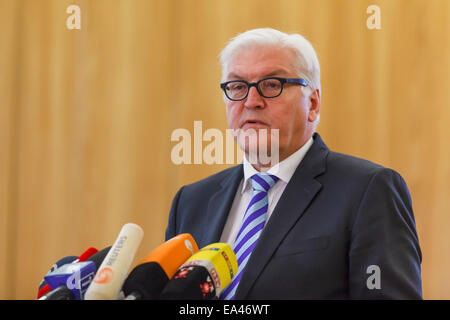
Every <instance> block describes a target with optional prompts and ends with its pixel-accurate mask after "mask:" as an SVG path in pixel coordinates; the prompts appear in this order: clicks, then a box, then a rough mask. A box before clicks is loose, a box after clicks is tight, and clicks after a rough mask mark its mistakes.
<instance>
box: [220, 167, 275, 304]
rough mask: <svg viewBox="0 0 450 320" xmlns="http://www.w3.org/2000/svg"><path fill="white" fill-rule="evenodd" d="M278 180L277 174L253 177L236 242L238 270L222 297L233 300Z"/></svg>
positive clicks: (263, 222) (262, 174)
mask: <svg viewBox="0 0 450 320" xmlns="http://www.w3.org/2000/svg"><path fill="white" fill-rule="evenodd" d="M277 181H278V178H277V177H276V176H273V175H270V174H267V173H258V174H255V175H253V176H252V177H251V182H252V187H253V195H252V199H251V201H250V203H249V205H248V207H247V210H246V211H245V214H244V219H243V220H242V226H241V228H240V230H239V233H238V235H237V237H236V240H235V242H234V248H233V250H234V252H235V254H236V258H237V260H238V270H237V272H236V276H235V277H234V278H233V280H232V281H231V283H230V285H229V286H228V287H226V288H225V290H224V291H223V292H222V294H221V297H220V299H223V300H233V299H234V295H235V293H236V289H237V287H238V284H239V281H240V280H241V277H242V272H243V270H244V268H245V266H246V264H247V261H248V259H249V258H250V255H251V253H252V251H253V248H254V247H255V246H256V243H257V242H258V239H259V236H260V234H261V232H262V230H263V228H264V224H265V222H266V215H267V208H268V203H269V201H268V196H267V193H268V192H269V189H270V188H272V187H273V185H274V184H275V183H276V182H277Z"/></svg>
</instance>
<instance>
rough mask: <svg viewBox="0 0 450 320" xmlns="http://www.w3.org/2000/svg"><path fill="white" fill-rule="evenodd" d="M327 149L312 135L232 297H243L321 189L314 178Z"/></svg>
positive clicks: (321, 171) (322, 164)
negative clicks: (303, 155)
mask: <svg viewBox="0 0 450 320" xmlns="http://www.w3.org/2000/svg"><path fill="white" fill-rule="evenodd" d="M328 151H329V150H328V148H327V147H326V146H325V144H324V143H323V141H322V139H321V138H320V136H319V135H318V134H315V135H314V144H313V145H312V146H311V149H310V150H309V151H308V153H307V154H306V156H305V158H304V159H303V160H302V162H301V163H300V165H299V166H298V167H297V169H296V171H295V173H294V175H293V176H292V178H291V180H290V181H289V183H288V185H287V186H286V189H285V190H284V192H283V195H282V196H281V198H280V200H279V201H278V204H277V206H276V207H275V209H274V211H273V213H272V215H271V218H270V219H269V221H268V222H267V225H266V226H265V228H264V231H263V232H262V234H261V236H260V238H259V240H258V243H257V245H256V247H255V248H254V249H253V252H252V254H251V256H250V259H249V261H248V263H247V266H246V268H245V270H244V273H243V275H242V278H241V281H240V283H239V286H238V289H237V291H236V295H235V299H238V300H239V299H245V297H246V295H247V294H248V292H249V291H250V289H251V287H252V286H253V283H254V282H255V280H256V279H257V277H258V276H259V274H260V273H261V272H262V270H263V269H264V267H265V265H266V264H267V263H268V261H269V260H270V258H271V257H272V255H273V253H274V252H275V251H276V249H277V248H278V246H279V245H280V243H281V242H282V240H283V239H284V237H285V236H286V235H287V234H288V232H289V230H290V229H291V228H292V227H293V226H294V225H295V224H296V223H297V221H298V220H299V219H300V218H301V217H302V215H303V214H304V212H305V210H306V208H307V207H308V205H309V203H310V202H311V201H312V199H313V198H314V196H315V195H316V194H317V192H319V190H320V189H321V187H322V185H321V184H320V183H319V182H318V181H317V180H315V177H317V176H318V175H319V174H321V173H323V172H324V171H325V160H326V156H327V154H328Z"/></svg>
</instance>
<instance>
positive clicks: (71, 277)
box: [45, 261, 96, 300]
mask: <svg viewBox="0 0 450 320" xmlns="http://www.w3.org/2000/svg"><path fill="white" fill-rule="evenodd" d="M95 272H96V267H95V263H94V262H92V261H86V262H78V263H69V264H65V265H63V266H61V267H60V268H58V269H57V270H55V271H53V272H51V273H50V274H48V275H46V276H45V281H47V283H48V285H49V286H50V288H51V289H52V290H54V289H56V288H58V287H59V286H61V285H64V286H66V287H67V288H68V289H70V290H71V291H72V292H73V294H74V297H75V299H76V300H82V299H83V298H84V294H85V292H86V290H87V289H88V287H89V285H90V284H91V282H92V280H93V279H94V276H95Z"/></svg>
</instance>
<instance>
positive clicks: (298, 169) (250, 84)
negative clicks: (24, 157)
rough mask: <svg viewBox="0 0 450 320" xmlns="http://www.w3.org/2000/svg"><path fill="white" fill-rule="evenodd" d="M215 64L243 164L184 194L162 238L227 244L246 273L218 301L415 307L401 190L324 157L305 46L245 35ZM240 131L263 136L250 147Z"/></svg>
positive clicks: (417, 283)
mask: <svg viewBox="0 0 450 320" xmlns="http://www.w3.org/2000/svg"><path fill="white" fill-rule="evenodd" d="M221 60H222V68H223V83H222V85H221V87H222V89H223V91H224V100H225V103H226V107H227V118H228V123H229V126H230V128H232V129H233V130H236V132H237V134H236V142H237V143H238V145H239V146H240V147H241V148H242V149H243V150H244V153H245V157H244V160H243V164H241V165H238V166H235V167H232V168H229V169H227V170H224V171H222V172H219V173H217V174H215V175H213V176H210V177H208V178H206V179H203V180H201V181H198V182H196V183H193V184H191V185H188V186H184V187H182V188H181V189H180V190H179V191H178V193H177V194H176V196H175V199H174V201H173V203H172V208H171V211H170V217H169V224H168V227H167V230H166V238H167V239H169V238H171V237H173V236H175V235H177V234H179V233H190V234H192V236H193V237H194V239H195V240H196V241H197V244H198V246H199V247H203V246H206V245H208V244H210V243H214V242H228V243H230V245H232V246H233V245H234V246H235V251H236V255H237V256H238V259H239V256H240V255H242V268H241V270H240V271H238V275H239V277H238V276H236V278H239V279H235V280H237V281H235V282H236V283H234V284H233V286H234V288H233V291H232V292H231V293H227V295H224V297H223V298H224V299H420V298H421V297H422V288H421V272H420V264H421V259H422V258H421V251H420V247H419V241H418V237H417V232H416V228H415V221H414V216H413V211H412V205H411V198H410V195H409V191H408V188H407V186H406V184H405V182H404V180H403V179H402V177H401V176H400V175H399V174H398V173H396V172H395V171H393V170H390V169H387V168H384V167H382V166H380V165H377V164H374V163H372V162H369V161H366V160H363V159H358V158H355V157H352V156H349V155H344V154H340V153H336V152H333V151H331V150H329V149H328V147H327V146H326V145H325V143H324V142H323V141H322V139H321V137H320V135H319V134H318V133H316V132H315V129H316V126H317V123H318V120H319V114H320V90H321V89H320V71H319V64H318V60H317V57H316V54H315V52H314V49H313V48H312V46H311V45H310V44H309V42H308V41H307V40H306V39H304V38H303V37H301V36H300V35H287V34H285V33H281V32H279V31H276V30H273V29H256V30H251V31H247V32H245V33H243V34H241V35H239V36H237V37H235V38H234V39H233V40H232V41H231V42H230V43H229V44H228V45H227V47H226V48H225V49H224V50H223V51H222V56H221ZM263 129H265V130H263ZM252 130H253V131H252ZM248 132H256V133H257V134H259V133H261V132H262V133H263V134H267V136H266V139H261V136H259V135H257V134H256V135H255V136H256V137H257V138H255V139H256V140H255V139H254V140H252V141H253V142H251V141H250V140H251V139H248V135H246V134H247V133H248ZM274 132H276V135H274V134H273V133H274ZM242 137H243V138H242ZM275 137H276V139H275ZM255 141H256V142H255ZM263 144H264V146H263ZM274 146H275V147H276V148H273V147H274ZM263 147H264V148H265V149H266V150H269V149H270V150H271V152H270V157H272V158H273V157H274V156H275V153H276V158H278V161H279V163H277V165H275V166H274V165H273V163H270V164H267V162H263V161H261V158H260V153H259V152H260V150H262V149H263ZM273 150H276V152H274V151H273ZM252 156H255V157H252ZM249 159H256V161H250V160H249ZM261 172H265V173H266V174H267V175H266V176H264V174H263V175H262V177H267V176H268V175H270V177H271V178H268V180H267V181H269V180H270V181H272V180H273V186H272V185H270V186H268V187H267V189H266V190H264V192H263V193H264V195H263V196H260V197H259V198H258V199H259V200H261V199H262V198H263V197H264V201H265V202H264V206H261V207H260V209H258V210H256V209H251V207H252V206H255V202H254V200H255V198H254V197H255V194H256V193H255V192H257V191H255V188H253V191H252V187H251V186H250V184H252V185H253V183H254V182H253V180H254V179H255V178H254V177H255V175H258V176H260V173H261ZM256 179H258V178H256ZM262 184H263V185H264V184H265V183H264V182H262ZM252 192H253V193H252ZM261 194H262V193H261ZM261 194H260V195H261ZM256 197H258V195H256ZM259 200H258V201H259ZM255 201H256V200H255ZM261 201H262V200H261ZM249 203H250V204H249ZM246 208H247V210H246ZM252 208H253V207H252ZM252 210H254V211H253V212H254V213H253V212H252ZM256 213H258V214H260V213H261V214H262V215H261V216H258V219H263V220H264V221H263V222H262V223H259V224H258V226H260V227H261V230H258V231H255V230H250V231H249V230H248V229H249V227H248V225H247V224H250V225H251V224H252V223H253V221H250V222H245V221H246V220H245V219H249V216H253V215H255V214H256ZM255 225H256V223H255ZM244 227H246V228H244ZM246 232H250V233H251V240H250V236H249V237H248V238H246V236H245V233H246ZM255 232H256V233H257V235H255V234H256V233H255ZM242 239H243V240H242ZM240 241H242V243H239V244H238V242H240ZM246 241H248V243H246ZM250 242H251V243H250ZM247 245H248V247H249V248H250V249H248V250H245V251H246V253H245V255H244V254H243V253H242V252H241V251H244V250H240V247H241V246H244V247H246V246H247ZM236 246H237V247H238V248H236ZM238 251H239V252H238ZM230 287H231V285H230Z"/></svg>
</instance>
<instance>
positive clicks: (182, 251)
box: [122, 233, 198, 300]
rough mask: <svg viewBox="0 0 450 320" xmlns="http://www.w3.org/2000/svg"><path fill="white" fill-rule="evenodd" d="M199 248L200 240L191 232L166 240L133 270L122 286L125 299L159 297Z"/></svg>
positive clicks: (151, 298)
mask: <svg viewBox="0 0 450 320" xmlns="http://www.w3.org/2000/svg"><path fill="white" fill-rule="evenodd" d="M197 251H198V246H197V243H196V242H195V240H194V238H193V237H192V236H191V235H190V234H189V233H183V234H180V235H178V236H176V237H173V238H172V239H170V240H168V241H166V242H164V243H163V244H162V245H160V246H159V247H157V248H156V249H155V250H153V251H152V252H151V253H150V254H149V255H148V256H147V257H145V258H144V259H143V260H142V261H141V262H140V263H139V265H138V266H136V268H134V269H133V271H131V273H130V274H129V276H128V278H127V279H126V280H125V282H124V285H123V287H122V291H123V293H124V295H125V297H126V298H125V299H126V300H153V299H158V298H159V295H160V293H161V291H162V290H163V288H164V287H165V285H166V284H167V283H168V282H169V279H170V278H172V277H173V275H174V274H175V272H176V271H177V270H178V268H179V267H180V266H181V265H182V264H183V263H184V262H185V261H186V260H187V259H189V258H190V257H191V256H192V255H193V254H194V253H196V252H197Z"/></svg>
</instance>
